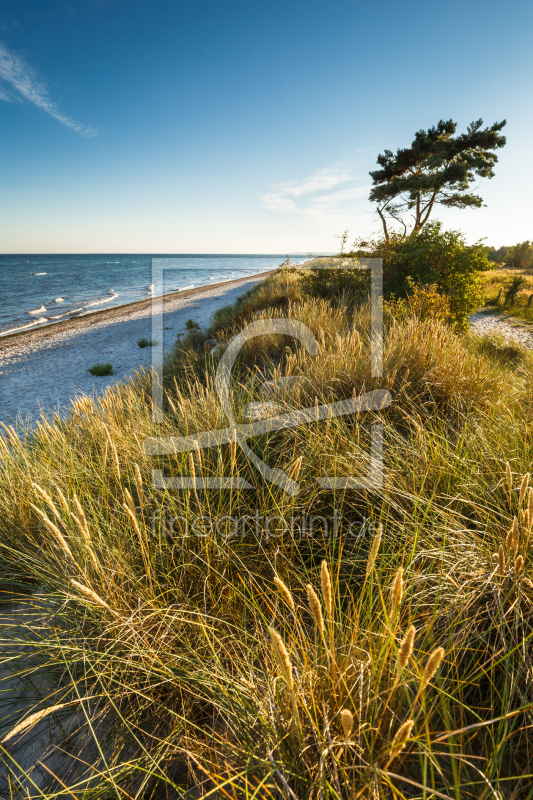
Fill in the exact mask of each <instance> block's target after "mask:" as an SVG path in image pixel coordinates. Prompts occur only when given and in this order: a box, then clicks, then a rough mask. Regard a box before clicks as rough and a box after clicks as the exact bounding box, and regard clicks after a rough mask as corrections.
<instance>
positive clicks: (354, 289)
mask: <svg viewBox="0 0 533 800" xmlns="http://www.w3.org/2000/svg"><path fill="white" fill-rule="evenodd" d="M329 262H330V263H331V267H330V268H328V267H324V268H322V269H312V270H309V271H305V272H304V273H303V274H301V275H300V282H301V286H302V289H303V290H304V292H306V293H307V294H309V295H312V296H313V297H323V298H326V299H327V298H330V297H340V295H348V296H351V297H352V298H353V299H363V298H366V297H367V296H368V292H369V289H370V272H369V270H367V269H364V268H360V269H357V268H355V269H343V268H342V267H338V266H337V264H339V263H346V262H347V259H343V260H342V262H339V260H338V259H329ZM353 263H354V266H355V265H356V264H357V260H356V259H353Z"/></svg>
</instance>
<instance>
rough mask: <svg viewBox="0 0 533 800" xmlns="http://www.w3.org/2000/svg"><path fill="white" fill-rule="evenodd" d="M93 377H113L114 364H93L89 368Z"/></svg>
mask: <svg viewBox="0 0 533 800" xmlns="http://www.w3.org/2000/svg"><path fill="white" fill-rule="evenodd" d="M89 372H90V373H91V375H113V364H110V363H109V362H107V363H105V364H93V366H92V367H89Z"/></svg>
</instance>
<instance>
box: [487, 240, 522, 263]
mask: <svg viewBox="0 0 533 800" xmlns="http://www.w3.org/2000/svg"><path fill="white" fill-rule="evenodd" d="M487 255H488V258H489V261H495V262H496V263H497V264H502V265H504V266H506V267H512V268H513V269H529V268H530V267H532V266H533V243H532V242H530V241H529V240H528V241H526V242H521V243H520V244H515V245H514V246H513V247H499V248H498V249H496V248H494V247H488V248H487Z"/></svg>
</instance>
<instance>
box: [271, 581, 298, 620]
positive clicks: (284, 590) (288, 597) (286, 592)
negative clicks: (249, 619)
mask: <svg viewBox="0 0 533 800" xmlns="http://www.w3.org/2000/svg"><path fill="white" fill-rule="evenodd" d="M274 583H275V584H276V588H277V590H278V592H279V593H280V595H281V596H282V597H283V599H284V600H285V602H286V603H287V605H288V606H289V608H290V610H291V611H293V612H294V611H296V606H295V605H294V598H293V596H292V593H291V590H290V589H289V587H288V586H287V585H286V584H285V583H283V581H282V580H281V578H278V576H277V575H276V577H275V578H274Z"/></svg>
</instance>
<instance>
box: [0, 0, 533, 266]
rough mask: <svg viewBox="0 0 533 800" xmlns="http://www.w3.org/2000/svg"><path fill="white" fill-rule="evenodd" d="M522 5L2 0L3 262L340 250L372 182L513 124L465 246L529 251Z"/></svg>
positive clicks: (532, 114) (532, 67)
mask: <svg viewBox="0 0 533 800" xmlns="http://www.w3.org/2000/svg"><path fill="white" fill-rule="evenodd" d="M532 23H533V4H532V3H531V2H514V1H513V0H511V2H507V3H506V4H503V5H502V4H501V3H499V2H498V3H496V2H493V1H492V0H488V2H487V1H486V0H484V1H483V2H481V1H478V0H475V1H474V2H468V1H467V2H464V0H463V1H462V2H454V1H453V0H452V2H447V3H446V4H444V3H442V4H431V3H427V2H424V3H422V2H412V3H410V4H399V3H396V2H387V1H385V2H383V3H367V2H364V3H363V2H353V1H352V2H344V0H342V2H341V1H339V0H329V2H326V1H325V0H324V1H323V2H315V1H314V0H305V2H300V1H299V0H284V1H283V2H278V0H244V1H241V0H223V1H222V0H219V2H212V1H208V0H187V2H181V0H178V1H177V2H176V1H174V2H167V0H158V1H157V2H151V3H149V2H144V0H128V2H123V0H61V1H59V0H58V1H57V2H47V1H46V0H41V2H38V3H37V2H27V0H16V1H15V0H3V4H2V7H1V10H0V43H1V47H0V78H1V79H0V114H1V117H0V120H1V122H0V147H1V150H0V158H1V161H2V169H1V172H2V181H1V188H0V252H4V253H15V252H22V253H31V252H48V253H60V252H145V253H163V252H167V253H173V252H189V253H201V252H204V253H205V252H219V253H225V252H226V253H251V252H253V253H262V252H263V253H268V252H274V253H275V252H279V253H285V252H308V251H315V252H316V251H329V250H334V249H335V248H336V239H335V234H338V233H341V232H342V231H343V230H344V229H346V228H347V229H349V233H350V239H349V241H352V240H353V239H354V238H355V237H356V236H360V235H364V236H366V235H368V234H369V233H371V232H372V231H376V232H378V231H379V224H378V221H377V220H376V217H375V215H374V214H373V210H372V205H371V204H370V203H369V202H368V199H367V197H368V187H369V184H370V178H369V175H368V172H369V170H371V169H373V168H374V167H375V162H376V156H377V154H378V153H379V152H382V151H383V149H385V148H389V149H392V150H394V149H396V148H397V147H400V146H406V145H408V144H409V143H410V142H411V140H412V138H413V135H414V133H415V131H417V130H419V129H420V128H427V127H430V126H432V125H434V124H436V123H437V122H438V121H439V119H449V118H453V119H454V120H456V121H457V122H458V124H459V130H463V129H464V128H466V125H467V124H468V123H469V122H471V121H472V120H474V119H478V118H479V117H482V118H483V120H484V121H485V123H486V124H491V123H493V122H495V121H497V120H498V121H499V120H501V119H503V118H506V119H507V120H508V123H507V126H506V128H505V130H504V131H503V132H504V133H505V134H506V136H507V140H508V143H507V146H506V147H505V148H504V149H503V150H501V151H499V164H498V165H497V167H496V177H495V178H493V179H492V180H491V181H480V182H479V184H478V191H479V192H480V193H481V195H482V197H483V198H484V200H485V202H486V203H487V208H483V209H481V210H464V211H449V212H439V214H438V216H439V218H441V219H442V220H443V222H444V223H445V225H446V226H447V227H455V228H461V229H462V230H464V231H465V232H466V234H467V236H468V239H469V240H472V241H473V240H475V239H477V238H480V237H484V236H485V237H488V242H489V243H491V244H494V245H496V246H499V245H501V244H511V243H514V242H516V241H518V240H523V239H526V238H529V239H530V238H533V222H532V221H531V218H532V214H531V200H530V186H531V185H532V183H533V181H532V178H533V163H532V159H531V144H530V143H531V132H532V130H533V110H532V103H531V96H532V77H533V60H532V59H531V38H532V37H531V34H532V32H533V24H532Z"/></svg>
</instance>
